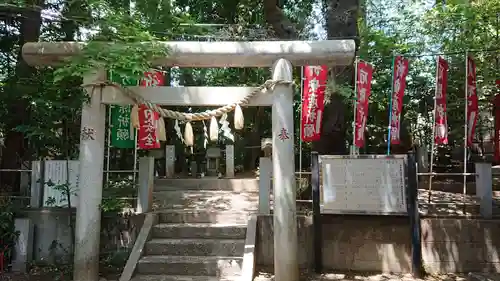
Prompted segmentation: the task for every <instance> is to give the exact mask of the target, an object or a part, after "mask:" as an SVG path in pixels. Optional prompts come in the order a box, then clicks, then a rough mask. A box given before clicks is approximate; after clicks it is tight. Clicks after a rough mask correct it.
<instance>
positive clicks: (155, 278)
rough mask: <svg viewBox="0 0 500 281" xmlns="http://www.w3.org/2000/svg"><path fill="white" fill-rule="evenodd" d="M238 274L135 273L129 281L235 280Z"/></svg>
mask: <svg viewBox="0 0 500 281" xmlns="http://www.w3.org/2000/svg"><path fill="white" fill-rule="evenodd" d="M238 278H239V276H227V277H216V276H189V275H137V276H135V277H134V278H132V279H131V281H237V280H238Z"/></svg>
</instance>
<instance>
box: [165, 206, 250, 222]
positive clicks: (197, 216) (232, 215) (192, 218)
mask: <svg viewBox="0 0 500 281" xmlns="http://www.w3.org/2000/svg"><path fill="white" fill-rule="evenodd" d="M253 212H256V210H254V211H253ZM253 212H238V211H208V210H180V209H179V210H161V211H159V212H158V216H159V223H225V224H245V225H246V224H247V222H248V217H249V215H250V213H253Z"/></svg>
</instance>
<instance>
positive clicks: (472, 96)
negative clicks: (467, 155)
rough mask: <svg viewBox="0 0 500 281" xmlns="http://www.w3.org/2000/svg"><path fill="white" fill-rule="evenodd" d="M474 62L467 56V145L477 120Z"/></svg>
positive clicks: (470, 140) (469, 143) (472, 135)
mask: <svg viewBox="0 0 500 281" xmlns="http://www.w3.org/2000/svg"><path fill="white" fill-rule="evenodd" d="M477 111H478V101H477V91H476V64H475V63H474V60H473V59H472V58H471V57H467V145H468V146H470V145H472V141H473V140H474V131H475V130H476V122H477Z"/></svg>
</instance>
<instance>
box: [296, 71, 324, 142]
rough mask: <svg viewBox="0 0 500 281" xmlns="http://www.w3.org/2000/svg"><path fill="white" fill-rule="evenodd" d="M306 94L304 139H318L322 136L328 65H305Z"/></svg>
mask: <svg viewBox="0 0 500 281" xmlns="http://www.w3.org/2000/svg"><path fill="white" fill-rule="evenodd" d="M304 76H305V81H304V95H303V98H302V120H301V130H302V140H303V141H305V142H310V141H317V140H319V138H320V136H321V120H322V117H323V109H324V107H325V105H324V99H325V89H326V80H327V76H328V68H327V67H326V65H321V66H319V65H318V66H306V67H304Z"/></svg>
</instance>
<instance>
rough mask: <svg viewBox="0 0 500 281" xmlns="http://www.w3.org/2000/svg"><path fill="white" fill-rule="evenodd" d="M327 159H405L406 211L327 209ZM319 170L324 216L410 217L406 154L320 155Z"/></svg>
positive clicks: (321, 203)
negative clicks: (325, 173) (324, 164)
mask: <svg viewBox="0 0 500 281" xmlns="http://www.w3.org/2000/svg"><path fill="white" fill-rule="evenodd" d="M327 159H343V160H345V159H353V160H356V159H403V162H404V164H403V185H404V188H403V192H404V200H405V204H406V206H405V207H406V211H404V212H384V211H380V212H374V211H364V210H338V209H337V210H332V209H325V207H324V205H325V203H324V198H323V195H324V186H323V162H324V160H327ZM319 169H320V173H321V179H320V206H321V213H322V214H338V215H392V216H408V206H409V205H410V202H409V197H408V195H409V188H408V183H409V182H408V156H407V155H406V154H398V155H378V154H366V155H319Z"/></svg>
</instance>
